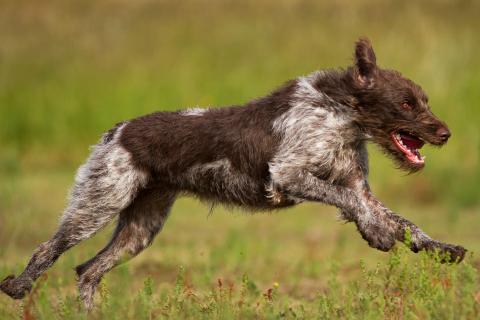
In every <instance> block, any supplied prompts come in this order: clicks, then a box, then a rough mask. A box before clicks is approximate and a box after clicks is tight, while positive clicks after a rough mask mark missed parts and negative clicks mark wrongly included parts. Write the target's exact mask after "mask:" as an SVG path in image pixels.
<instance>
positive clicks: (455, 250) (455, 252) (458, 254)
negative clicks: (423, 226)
mask: <svg viewBox="0 0 480 320" xmlns="http://www.w3.org/2000/svg"><path fill="white" fill-rule="evenodd" d="M421 249H425V250H427V251H438V254H439V258H440V261H441V262H442V263H451V262H456V263H459V262H461V261H462V260H463V258H465V254H466V253H467V249H465V248H464V247H462V246H458V245H454V244H448V243H443V242H439V241H429V242H427V243H426V244H425V245H424V246H423V247H422V248H421Z"/></svg>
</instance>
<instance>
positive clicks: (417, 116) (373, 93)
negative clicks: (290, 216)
mask: <svg viewBox="0 0 480 320" xmlns="http://www.w3.org/2000/svg"><path fill="white" fill-rule="evenodd" d="M351 71H352V72H351V75H352V82H353V87H354V91H353V94H354V96H355V100H356V106H357V110H358V113H359V116H360V121H359V122H360V123H359V124H360V126H361V127H362V128H363V129H364V130H365V131H366V133H367V134H368V135H369V136H371V138H372V140H373V141H374V142H376V143H377V144H379V145H380V146H381V147H382V148H383V149H384V150H385V151H386V153H387V154H389V155H391V156H392V157H393V158H394V159H395V160H396V161H397V162H398V163H399V165H400V167H401V168H404V169H406V170H409V171H417V170H420V169H421V168H423V167H424V165H425V159H424V157H422V156H421V155H420V152H419V149H420V148H422V146H423V145H424V143H430V144H432V145H436V146H440V145H443V144H444V143H446V142H447V140H448V138H449V137H450V131H449V130H448V127H447V125H446V124H445V123H444V122H442V121H441V120H439V119H438V118H437V117H436V116H435V115H434V114H433V113H432V112H431V111H430V108H429V106H428V97H427V95H426V94H425V92H424V91H423V90H422V88H421V87H420V86H419V85H417V84H415V83H414V82H413V81H411V80H409V79H406V78H404V77H403V76H402V75H401V74H400V73H399V72H397V71H394V70H388V69H381V68H379V67H378V66H377V63H376V58H375V53H374V51H373V48H372V45H371V44H370V41H369V40H368V39H365V38H361V39H360V40H358V41H357V42H356V46H355V66H354V67H353V68H352V69H351Z"/></svg>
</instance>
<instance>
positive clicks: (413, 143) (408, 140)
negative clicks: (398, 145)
mask: <svg viewBox="0 0 480 320" xmlns="http://www.w3.org/2000/svg"><path fill="white" fill-rule="evenodd" d="M402 141H403V144H404V145H406V146H407V147H408V148H409V149H420V148H421V147H423V144H424V142H423V141H421V140H419V139H416V138H414V137H412V136H410V135H405V134H402Z"/></svg>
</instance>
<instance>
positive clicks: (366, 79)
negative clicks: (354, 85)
mask: <svg viewBox="0 0 480 320" xmlns="http://www.w3.org/2000/svg"><path fill="white" fill-rule="evenodd" d="M355 69H356V70H355V71H356V72H355V74H356V77H355V78H356V79H355V80H356V81H358V83H359V84H360V85H361V86H362V87H371V86H372V85H373V83H374V78H375V74H376V73H377V58H376V57H375V52H374V51H373V47H372V44H371V43H370V40H368V38H360V39H358V40H357V42H356V43H355Z"/></svg>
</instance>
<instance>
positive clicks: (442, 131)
mask: <svg viewBox="0 0 480 320" xmlns="http://www.w3.org/2000/svg"><path fill="white" fill-rule="evenodd" d="M451 135H452V134H451V133H450V130H448V128H446V127H440V128H438V130H437V136H439V137H440V139H442V140H443V141H447V140H448V138H450V136H451Z"/></svg>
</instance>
